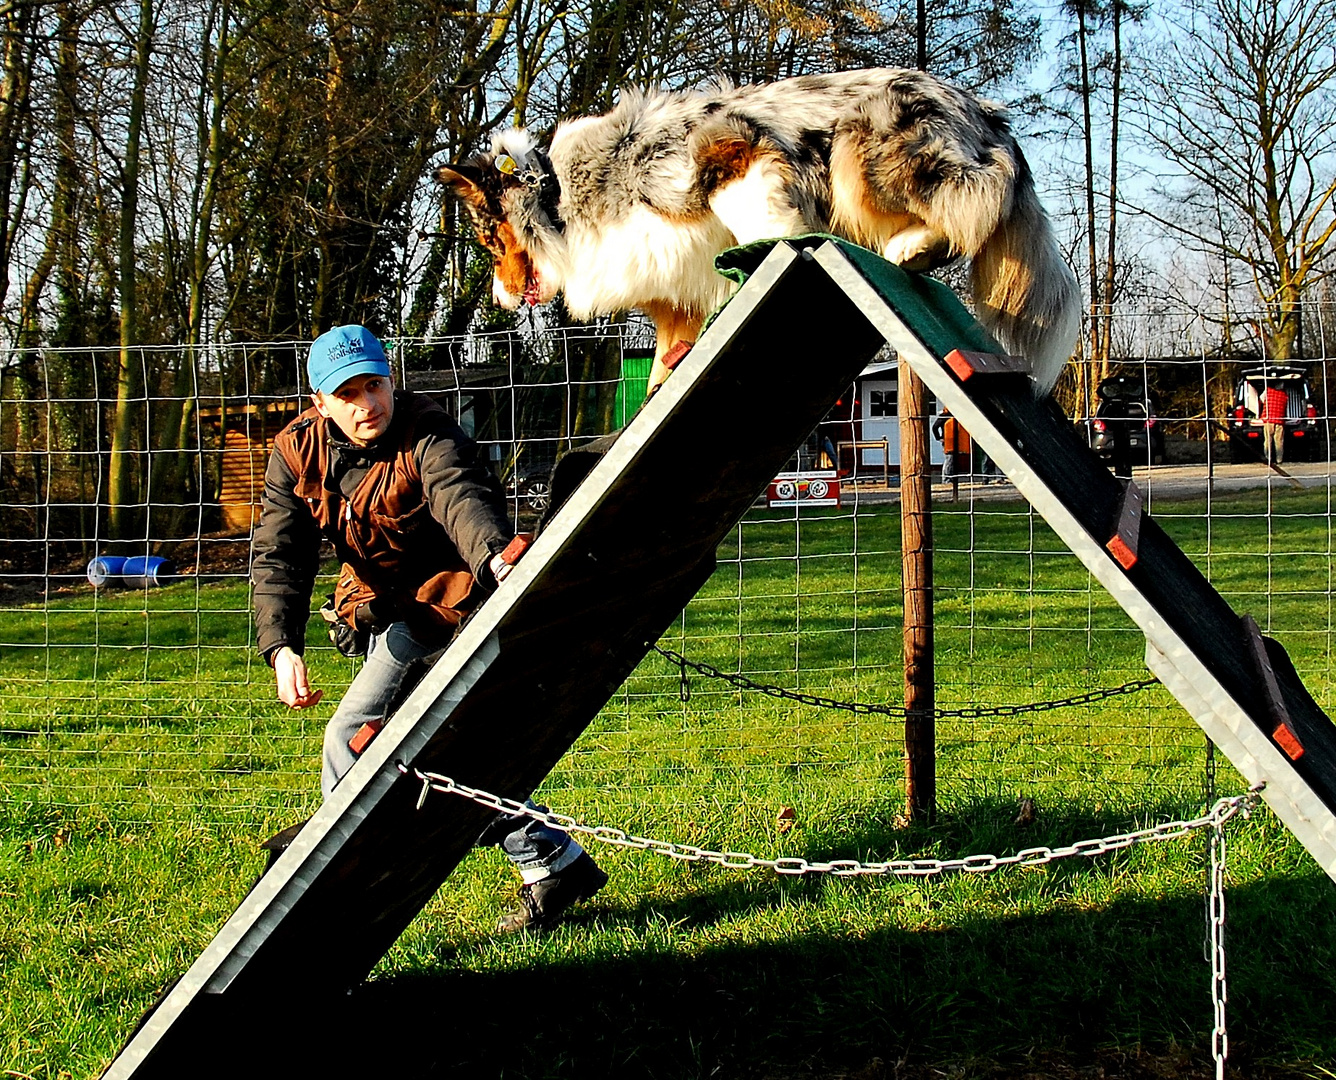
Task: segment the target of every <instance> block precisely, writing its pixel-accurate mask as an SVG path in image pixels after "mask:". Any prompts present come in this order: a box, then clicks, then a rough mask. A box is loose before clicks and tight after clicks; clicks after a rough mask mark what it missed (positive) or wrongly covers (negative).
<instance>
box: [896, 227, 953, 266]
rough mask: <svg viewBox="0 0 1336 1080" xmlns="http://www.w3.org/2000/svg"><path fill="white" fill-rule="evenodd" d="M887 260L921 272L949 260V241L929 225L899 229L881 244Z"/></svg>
mask: <svg viewBox="0 0 1336 1080" xmlns="http://www.w3.org/2000/svg"><path fill="white" fill-rule="evenodd" d="M881 253H882V255H883V256H884V257H885V258H886V260H887V261H888V262H893V263H895V264H896V266H899V267H901V268H902V269H904V270H910V271H914V272H916V273H921V272H923V271H925V270H932V269H933V268H935V267H938V266H942V265H944V264H946V263H948V262H950V261H951V259H952V257H953V252H952V251H951V241H950V240H948V239H947V238H946V237H945V236H943V235H942V234H941V233H939V232H938V231H937V230H936V229H934V228H932V227H931V226H929V225H923V224H919V225H911V226H910V227H909V228H907V229H901V230H900V231H899V232H898V233H896V234H895V235H894V236H892V237H891V238H890V239H889V240H887V241H886V243H885V244H884V245H883V246H882V251H881Z"/></svg>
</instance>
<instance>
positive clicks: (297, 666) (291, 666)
mask: <svg viewBox="0 0 1336 1080" xmlns="http://www.w3.org/2000/svg"><path fill="white" fill-rule="evenodd" d="M274 678H275V679H276V680H277V681H278V700H279V701H281V702H283V704H284V705H286V706H287V707H288V708H290V709H309V708H310V707H311V706H312V705H314V704H315V703H316V702H317V701H319V700H320V699H321V698H322V697H324V696H325V692H324V691H323V690H312V689H311V680H310V678H309V677H308V676H307V674H306V661H305V660H303V659H302V658H301V657H300V656H298V655H297V654H296V653H295V652H293V651H292V650H291V649H290V648H289V647H288V646H286V645H284V646H283V647H282V648H281V649H279V650H278V652H276V653H274Z"/></svg>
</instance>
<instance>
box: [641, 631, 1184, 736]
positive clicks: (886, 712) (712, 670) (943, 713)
mask: <svg viewBox="0 0 1336 1080" xmlns="http://www.w3.org/2000/svg"><path fill="white" fill-rule="evenodd" d="M651 648H652V649H653V650H654V651H655V652H656V653H658V654H659V655H660V656H662V657H664V658H665V659H666V660H668V661H670V662H671V663H673V664H676V665H677V666H678V667H679V668H680V669H681V673H682V675H681V681H680V683H679V686H678V695H679V696H680V697H681V699H682V700H683V701H689V700H690V698H691V687H690V684H689V683H688V682H687V669H688V668H689V669H690V670H692V671H694V672H696V673H697V674H699V675H704V676H706V677H707V678H711V679H721V680H723V681H724V682H726V683H728V684H729V685H730V686H735V687H737V688H738V689H739V690H755V691H756V692H757V693H761V694H766V695H768V696H769V697H774V698H783V699H785V700H786V701H796V702H798V703H799V704H801V705H812V706H815V707H816V708H818V709H840V710H842V711H844V712H852V713H860V714H864V715H868V714H875V715H880V716H896V717H903V716H905V715H907V713H908V710H907V709H906V708H905V707H904V706H903V705H876V704H872V703H870V702H866V701H839V700H836V699H835V698H827V697H819V696H818V695H816V694H804V693H802V692H801V691H798V690H786V689H784V687H782V686H775V685H773V684H770V683H760V682H756V681H755V680H754V679H749V678H747V676H745V675H732V674H729V673H728V672H726V671H721V670H720V669H719V668H717V667H713V666H712V665H710V664H703V663H701V662H700V661H697V660H688V659H687V658H686V657H685V656H683V655H682V654H681V653H678V652H674V651H673V650H672V649H665V648H663V647H662V646H659V645H653V646H651ZM1159 681H1160V680H1159V679H1138V680H1136V681H1135V682H1129V683H1123V685H1122V686H1114V687H1109V688H1107V689H1103V690H1091V691H1090V692H1088V693H1085V694H1077V695H1076V696H1075V697H1069V698H1062V699H1060V700H1058V701H1032V702H1030V703H1028V704H1025V705H971V706H967V707H964V708H960V709H933V715H934V716H936V717H938V718H941V717H947V716H956V717H961V718H963V719H967V720H978V719H981V718H983V717H990V716H1021V715H1024V714H1026V713H1037V712H1049V711H1050V710H1052V709H1065V708H1068V707H1070V706H1076V705H1091V704H1094V703H1095V702H1096V701H1104V700H1105V699H1107V698H1111V697H1118V696H1120V695H1122V694H1135V693H1138V692H1139V691H1142V690H1145V689H1147V688H1148V687H1151V686H1156V685H1158V684H1159Z"/></svg>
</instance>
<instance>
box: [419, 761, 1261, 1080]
mask: <svg viewBox="0 0 1336 1080" xmlns="http://www.w3.org/2000/svg"><path fill="white" fill-rule="evenodd" d="M397 764H398V768H399V771H400V772H401V773H403V774H404V775H405V776H410V775H411V776H413V777H416V779H417V780H418V781H419V782H420V783H421V784H422V790H421V791H420V792H419V793H418V800H417V806H418V809H419V810H421V809H422V807H423V805H424V804H425V803H426V801H427V797H428V796H429V795H430V794H431V793H432V792H434V791H439V792H443V793H445V794H449V795H458V796H460V797H462V798H465V799H468V800H470V801H471V802H474V803H477V804H478V805H479V806H483V807H486V808H487V809H489V810H495V811H496V812H497V813H499V814H505V815H507V816H509V817H517V816H518V817H527V818H532V819H533V820H534V821H537V822H540V823H542V824H544V825H547V826H549V827H550V828H554V829H559V830H561V831H562V832H566V833H576V834H579V835H580V836H584V837H588V838H590V839H592V840H597V841H598V842H599V843H602V844H611V845H613V846H614V847H623V848H632V849H635V850H638V851H648V852H651V853H653V854H655V855H662V856H664V857H665V858H669V859H678V860H681V861H683V862H709V863H714V864H716V865H718V866H722V867H724V868H726V869H729V870H754V869H757V868H758V867H759V868H763V869H767V870H771V871H773V872H774V873H776V874H782V875H785V876H791V877H797V876H800V875H802V874H830V875H832V876H834V877H872V876H891V877H910V878H926V877H934V876H936V875H937V874H945V873H951V872H958V873H964V874H986V873H990V872H992V871H994V870H998V869H1001V868H1002V867H1005V866H1042V865H1044V864H1046V863H1050V862H1053V861H1055V860H1057V859H1065V858H1069V857H1072V856H1077V855H1080V856H1083V857H1085V858H1094V857H1095V856H1097V855H1103V854H1106V853H1107V852H1110V851H1122V850H1123V849H1124V848H1129V847H1132V846H1133V845H1135V844H1147V843H1157V842H1161V841H1165V840H1176V839H1178V838H1179V837H1182V836H1187V835H1189V834H1190V833H1192V832H1194V831H1195V830H1197V829H1205V828H1209V829H1210V833H1209V834H1208V835H1209V838H1210V861H1211V871H1210V873H1211V883H1210V895H1209V897H1208V900H1207V922H1208V926H1209V936H1210V943H1209V950H1210V960H1211V1001H1212V1004H1213V1006H1214V1012H1215V1016H1214V1027H1213V1028H1212V1030H1211V1054H1212V1056H1213V1057H1214V1059H1215V1076H1216V1080H1225V1061H1226V1059H1227V1058H1228V1056H1229V1036H1228V1032H1227V1030H1226V1026H1225V1003H1226V1001H1227V993H1226V985H1225V824H1226V823H1227V822H1228V821H1229V820H1230V819H1231V818H1233V817H1234V816H1236V815H1238V814H1242V815H1243V816H1244V817H1247V816H1248V815H1249V813H1250V812H1251V811H1252V809H1253V807H1254V806H1255V805H1256V803H1257V800H1258V798H1259V797H1260V796H1261V792H1262V789H1263V788H1264V787H1265V786H1266V785H1265V784H1264V783H1261V784H1255V785H1254V786H1253V787H1252V788H1250V789H1249V790H1248V791H1247V792H1246V793H1244V794H1242V795H1233V796H1228V797H1226V798H1222V799H1217V800H1216V802H1215V804H1214V805H1213V806H1212V807H1211V809H1210V810H1209V811H1207V812H1206V813H1205V814H1202V815H1201V816H1200V817H1195V818H1189V819H1186V820H1180V821H1166V822H1164V823H1163V824H1161V825H1153V826H1151V827H1150V828H1146V829H1136V830H1134V831H1133V832H1125V833H1115V834H1114V835H1112V836H1104V837H1099V838H1098V839H1094V840H1078V841H1077V842H1076V843H1074V844H1069V845H1067V846H1065V847H1056V848H1054V847H1033V848H1025V849H1024V850H1023V851H1018V852H1016V853H1015V854H1014V855H966V856H965V857H964V858H960V859H890V860H887V861H886V862H862V861H860V860H857V859H832V860H829V861H821V860H809V859H804V858H802V857H800V856H795V855H787V856H780V857H778V858H773V859H766V858H759V857H758V856H756V855H752V854H749V853H748V852H745V851H712V850H710V849H709V848H703V847H698V846H696V845H695V844H680V843H675V842H673V841H670V840H654V839H650V838H649V837H645V836H636V835H634V834H632V833H628V832H627V831H626V830H625V829H618V828H615V827H613V826H611V825H582V824H581V823H580V822H578V821H576V820H575V819H574V818H572V817H570V816H569V815H567V814H557V813H553V812H552V811H550V810H540V809H538V808H537V807H534V806H529V805H527V804H526V803H523V802H519V801H517V800H515V799H506V798H503V797H502V796H500V795H493V794H492V793H491V792H488V791H483V790H481V789H480V788H473V787H469V786H468V785H467V784H461V783H460V782H459V781H457V780H454V779H452V778H451V777H449V776H442V775H441V774H440V773H432V772H423V771H422V770H420V769H411V770H410V769H409V767H408V766H407V765H405V764H404V763H403V762H398V763H397Z"/></svg>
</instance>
